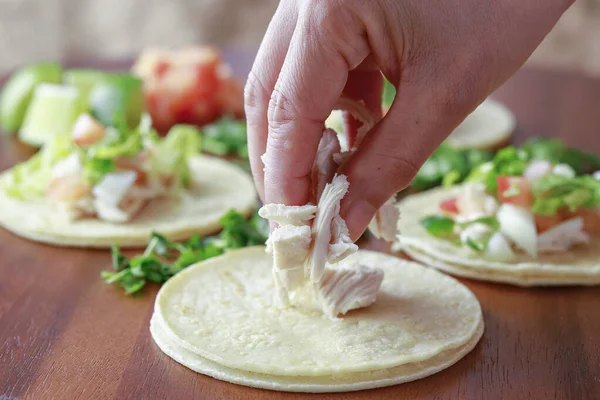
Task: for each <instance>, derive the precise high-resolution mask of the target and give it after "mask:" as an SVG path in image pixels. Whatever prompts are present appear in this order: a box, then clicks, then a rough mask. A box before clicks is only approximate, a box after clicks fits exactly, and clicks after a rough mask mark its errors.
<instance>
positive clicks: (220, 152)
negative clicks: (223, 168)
mask: <svg viewBox="0 0 600 400" xmlns="http://www.w3.org/2000/svg"><path fill="white" fill-rule="evenodd" d="M202 150H203V151H204V152H206V153H210V154H214V155H217V156H227V155H237V156H238V157H240V158H243V159H246V158H248V140H247V136H246V123H245V121H239V120H235V119H232V118H223V119H221V120H219V121H217V122H215V123H213V124H210V125H207V126H205V127H204V128H203V129H202Z"/></svg>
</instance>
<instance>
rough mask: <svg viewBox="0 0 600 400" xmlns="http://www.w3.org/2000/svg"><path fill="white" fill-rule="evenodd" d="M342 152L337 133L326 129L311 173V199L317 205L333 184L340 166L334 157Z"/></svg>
mask: <svg viewBox="0 0 600 400" xmlns="http://www.w3.org/2000/svg"><path fill="white" fill-rule="evenodd" d="M340 151H341V150H340V142H339V140H338V138H337V133H336V132H335V131H334V130H333V129H325V131H324V132H323V137H322V138H321V141H320V142H319V149H318V150H317V156H316V157H315V162H314V164H313V168H312V171H311V182H312V193H311V198H312V199H313V201H314V202H315V203H316V202H318V200H319V198H320V197H321V194H322V193H323V190H324V189H325V185H327V183H329V182H331V180H332V179H333V177H334V175H335V172H336V171H337V169H338V164H337V163H336V162H335V161H334V155H335V154H338V153H339V152H340Z"/></svg>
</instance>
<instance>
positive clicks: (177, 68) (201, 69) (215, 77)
mask: <svg viewBox="0 0 600 400" xmlns="http://www.w3.org/2000/svg"><path fill="white" fill-rule="evenodd" d="M142 59H143V57H141V58H140V60H142ZM149 59H150V60H151V66H150V67H145V68H138V69H140V70H143V71H146V70H148V71H149V72H148V73H146V74H145V75H144V74H142V78H143V79H144V81H145V90H146V92H145V102H146V108H147V110H148V112H149V113H150V115H151V116H152V121H153V123H154V126H155V128H156V129H157V130H158V131H159V132H160V133H161V134H164V133H166V132H167V131H168V130H169V129H170V128H171V127H172V126H173V125H175V124H177V123H188V124H193V125H198V126H203V125H205V124H208V123H211V122H213V121H215V120H217V119H218V118H219V117H221V116H223V115H233V116H235V117H243V108H244V107H243V86H242V83H241V82H239V81H238V80H237V79H236V78H234V77H233V76H231V74H230V73H229V72H228V70H227V66H226V65H225V64H224V63H223V62H222V61H221V58H220V55H219V53H218V51H216V50H214V49H212V48H194V49H189V50H183V51H181V52H172V53H170V54H164V55H161V56H160V57H159V58H156V57H152V58H149ZM140 62H141V61H140Z"/></svg>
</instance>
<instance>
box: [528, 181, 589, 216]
mask: <svg viewBox="0 0 600 400" xmlns="http://www.w3.org/2000/svg"><path fill="white" fill-rule="evenodd" d="M531 190H532V192H533V196H534V203H533V207H532V211H533V213H534V214H539V215H555V214H556V213H557V212H558V211H559V210H561V209H568V210H570V211H575V210H577V209H579V208H592V207H595V206H596V205H598V204H600V181H598V180H596V179H594V177H593V176H591V175H583V176H576V177H574V178H568V177H565V176H562V175H556V174H548V175H546V176H543V177H541V178H539V179H536V180H535V181H533V183H532V185H531Z"/></svg>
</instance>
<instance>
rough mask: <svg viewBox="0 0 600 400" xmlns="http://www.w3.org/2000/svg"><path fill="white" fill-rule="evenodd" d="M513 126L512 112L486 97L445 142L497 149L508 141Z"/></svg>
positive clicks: (461, 147) (467, 146) (459, 146)
mask: <svg viewBox="0 0 600 400" xmlns="http://www.w3.org/2000/svg"><path fill="white" fill-rule="evenodd" d="M515 126H516V119H515V116H514V115H513V113H512V112H511V111H510V110H509V109H508V108H506V106H504V105H503V104H501V103H499V102H497V101H495V100H493V99H491V98H487V99H486V100H484V101H483V103H481V104H480V105H479V107H477V108H476V109H475V110H474V111H473V112H472V113H471V114H469V115H468V116H467V118H465V120H464V121H463V122H462V123H461V124H460V125H459V126H458V127H456V129H455V130H454V131H453V132H452V133H451V134H450V136H449V137H448V139H447V142H448V143H449V144H450V145H452V147H455V148H457V149H473V148H475V149H488V150H489V149H498V148H500V147H502V146H505V145H507V144H508V143H509V142H510V138H511V136H512V134H513V131H514V130H515Z"/></svg>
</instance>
